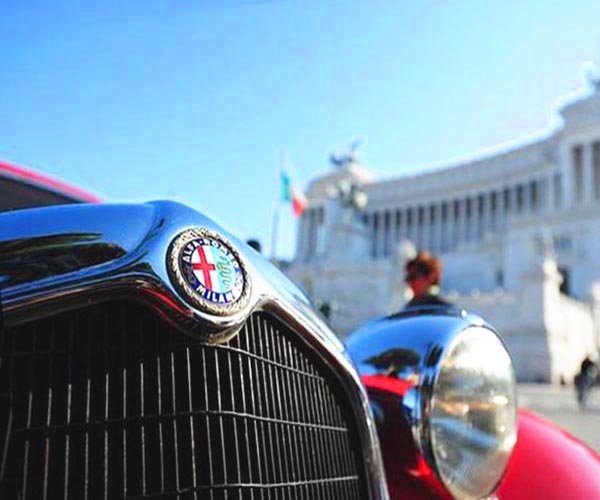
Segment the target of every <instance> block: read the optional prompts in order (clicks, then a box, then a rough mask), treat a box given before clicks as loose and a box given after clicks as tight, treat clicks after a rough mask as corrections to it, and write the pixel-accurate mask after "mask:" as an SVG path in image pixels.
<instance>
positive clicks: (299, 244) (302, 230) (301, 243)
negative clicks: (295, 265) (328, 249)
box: [295, 210, 309, 262]
mask: <svg viewBox="0 0 600 500" xmlns="http://www.w3.org/2000/svg"><path fill="white" fill-rule="evenodd" d="M308 214H309V212H308V210H306V211H305V212H304V213H303V214H302V216H301V217H300V221H299V223H298V239H297V240H296V259H295V260H297V261H299V262H302V261H304V259H305V257H306V255H305V254H306V243H307V240H308Z"/></svg>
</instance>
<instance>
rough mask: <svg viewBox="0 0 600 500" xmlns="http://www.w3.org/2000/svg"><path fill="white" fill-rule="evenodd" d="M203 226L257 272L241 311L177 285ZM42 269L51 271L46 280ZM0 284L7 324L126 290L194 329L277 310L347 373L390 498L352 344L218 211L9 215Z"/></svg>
mask: <svg viewBox="0 0 600 500" xmlns="http://www.w3.org/2000/svg"><path fill="white" fill-rule="evenodd" d="M196 227H203V228H206V229H209V230H212V231H215V232H218V233H219V234H222V235H223V236H225V237H226V238H227V239H228V240H229V241H231V242H232V243H233V244H234V245H235V246H236V248H237V250H238V251H239V252H240V254H241V255H242V257H243V258H244V261H245V263H246V265H247V270H248V273H249V274H250V275H251V278H252V290H251V295H250V300H249V303H248V305H247V306H246V307H244V309H243V310H241V311H240V312H238V313H235V314H233V315H231V316H213V315H210V314H207V313H205V312H202V311H199V310H197V309H195V308H194V307H193V306H192V305H190V304H189V303H188V302H187V301H186V300H185V298H184V297H182V296H181V295H180V294H179V293H178V291H177V289H176V288H175V287H174V286H173V285H172V283H171V280H170V278H169V274H168V269H167V267H168V266H167V252H168V249H169V246H170V243H171V241H172V240H173V239H174V238H175V237H176V236H177V235H178V234H180V233H181V232H182V231H184V230H186V229H191V228H196ZM38 276H41V277H40V278H39V279H36V278H38ZM0 289H1V290H2V300H3V307H4V313H5V324H6V325H14V324H18V323H23V322H26V321H31V320H34V319H39V318H43V317H46V316H49V315H54V314H57V313H59V312H62V311H64V310H68V309H72V308H77V307H80V306H82V305H84V304H89V303H93V302H101V301H104V300H108V299H114V298H118V297H128V298H135V299H137V300H140V301H142V302H144V303H146V304H148V305H150V306H151V307H153V308H154V309H155V310H157V311H158V313H159V314H161V315H162V316H163V317H165V318H166V319H167V320H168V321H170V322H171V323H172V324H174V325H175V326H177V327H178V328H179V329H180V330H182V331H183V332H185V333H188V334H192V335H193V334H194V332H196V331H200V330H202V331H206V330H207V329H209V330H210V332H212V333H213V334H214V335H215V338H220V337H221V336H222V335H230V334H233V333H235V332H236V331H237V330H238V329H239V328H241V326H242V325H243V324H244V322H245V321H246V318H247V317H248V316H249V315H250V314H251V313H253V312H254V311H260V310H264V311H269V312H271V313H272V314H274V315H276V316H277V317H278V318H279V319H280V320H282V321H283V322H284V323H286V324H287V325H288V326H289V327H290V328H292V329H293V330H294V331H296V332H297V333H298V334H299V335H301V336H302V338H303V339H304V340H305V342H306V343H307V344H308V345H309V346H311V347H312V348H313V349H314V350H315V351H316V352H317V353H318V354H319V355H320V356H321V357H322V358H323V359H324V361H325V362H326V363H328V364H329V366H331V367H332V368H333V370H334V372H335V373H337V374H338V376H339V377H340V380H341V382H342V385H343V387H344V389H345V390H346V392H347V394H348V396H349V400H350V402H351V404H352V407H353V409H354V411H355V412H356V414H357V415H361V416H362V417H363V418H359V419H358V421H357V422H358V425H359V426H362V428H361V429H360V431H361V433H360V434H361V435H360V441H361V445H362V449H363V452H364V460H365V467H366V471H365V472H366V477H367V480H368V483H369V484H368V486H369V489H370V496H371V498H373V499H387V498H388V493H387V487H386V483H385V476H384V472H383V465H382V462H381V453H380V449H379V441H378V438H377V432H376V428H375V425H374V421H373V418H372V414H371V410H370V406H369V404H368V400H367V395H366V392H365V390H364V388H363V386H362V384H361V383H360V379H359V377H358V374H357V373H356V370H355V368H354V367H353V365H352V362H351V361H350V358H349V357H348V356H347V354H346V352H345V350H344V347H343V345H342V344H341V342H340V341H339V340H338V339H337V337H336V336H335V335H334V334H333V333H332V332H331V330H329V328H328V327H327V326H326V325H325V324H324V323H323V322H322V321H321V320H319V318H318V317H317V316H316V315H315V314H314V312H313V310H312V308H311V306H310V304H309V301H308V299H307V298H306V296H305V295H304V294H302V292H301V291H300V290H299V289H298V288H296V287H295V286H294V285H293V284H291V282H290V281H289V280H288V279H287V278H285V277H284V276H283V274H281V273H280V272H279V271H278V270H277V269H276V268H275V267H274V266H272V265H271V264H270V263H269V262H267V261H266V260H265V259H264V258H263V257H261V256H260V255H259V254H257V253H256V252H255V251H254V250H252V249H251V248H250V247H248V246H247V245H245V244H244V243H243V242H241V241H240V240H238V239H237V238H235V237H234V236H232V235H231V234H229V233H228V232H226V231H225V230H223V229H222V228H221V227H219V226H218V225H217V224H215V223H214V222H213V221H212V220H210V219H209V218H207V217H205V216H203V215H202V214H199V213H197V212H195V211H194V210H192V209H190V208H187V207H185V206H183V205H181V204H178V203H174V202H165V201H161V202H154V203H148V204H143V205H66V206H59V207H47V208H39V209H31V210H21V211H17V212H13V213H6V214H3V215H0Z"/></svg>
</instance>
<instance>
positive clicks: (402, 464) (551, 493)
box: [361, 375, 600, 500]
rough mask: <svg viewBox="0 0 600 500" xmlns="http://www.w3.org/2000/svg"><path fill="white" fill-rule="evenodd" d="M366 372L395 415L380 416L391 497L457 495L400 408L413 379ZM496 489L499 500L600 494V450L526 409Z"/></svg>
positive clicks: (376, 396) (380, 401)
mask: <svg viewBox="0 0 600 500" xmlns="http://www.w3.org/2000/svg"><path fill="white" fill-rule="evenodd" d="M361 378H362V381H363V383H364V385H365V387H366V388H367V391H368V393H369V397H370V398H371V401H372V402H373V404H374V405H375V407H376V408H377V407H380V408H381V409H384V410H385V412H384V413H385V414H386V415H388V416H391V418H390V419H389V420H388V421H379V422H378V432H379V437H380V441H381V449H382V453H383V460H384V466H385V471H386V478H387V483H388V489H389V493H390V499H391V500H396V499H401V498H410V499H412V500H426V499H429V500H431V499H432V498H439V499H448V498H451V497H450V495H449V494H448V493H447V491H446V490H445V488H444V487H443V486H442V484H441V482H440V481H439V480H438V479H437V478H436V477H435V475H434V473H433V471H432V470H431V469H430V468H429V466H428V465H427V464H426V463H425V461H424V460H423V458H421V456H420V454H419V453H418V451H417V449H416V447H415V445H414V441H413V438H412V434H411V432H410V429H409V427H408V424H407V423H406V422H405V420H404V416H403V414H402V412H401V410H400V407H399V404H398V402H399V398H400V399H401V398H402V397H403V396H404V394H405V393H406V391H407V390H408V389H410V388H411V387H412V385H413V384H411V383H410V382H407V381H402V380H397V379H393V378H390V377H385V376H380V375H371V376H363V377H361ZM376 413H377V409H376ZM495 493H496V496H497V497H498V499H499V500H532V499H533V500H535V499H538V498H539V499H542V500H566V499H568V500H575V499H581V500H591V499H600V456H599V455H598V454H597V453H596V452H595V451H594V450H592V449H591V448H589V447H588V446H587V445H585V444H584V443H582V442H581V441H579V440H578V439H577V438H575V437H573V436H571V435H570V434H569V433H567V432H566V431H564V430H562V429H561V428H560V427H558V426H556V425H555V424H553V423H551V422H549V421H547V420H545V419H543V418H542V417H540V416H538V415H536V414H535V413H532V412H530V411H528V410H524V409H520V410H519V429H518V434H517V444H516V445H515V448H514V450H513V454H512V456H511V459H510V462H509V464H508V468H507V470H506V473H505V474H504V477H503V478H502V481H501V482H500V484H499V486H498V488H497V490H496V492H495Z"/></svg>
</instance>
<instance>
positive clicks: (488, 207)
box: [481, 191, 492, 239]
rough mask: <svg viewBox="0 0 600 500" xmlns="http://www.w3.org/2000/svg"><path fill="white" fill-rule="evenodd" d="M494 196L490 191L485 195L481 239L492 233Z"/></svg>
mask: <svg viewBox="0 0 600 500" xmlns="http://www.w3.org/2000/svg"><path fill="white" fill-rule="evenodd" d="M491 222H492V194H491V192H490V191H488V192H487V193H484V194H483V221H482V229H481V239H483V238H485V235H486V234H488V233H490V232H491V231H492V224H491Z"/></svg>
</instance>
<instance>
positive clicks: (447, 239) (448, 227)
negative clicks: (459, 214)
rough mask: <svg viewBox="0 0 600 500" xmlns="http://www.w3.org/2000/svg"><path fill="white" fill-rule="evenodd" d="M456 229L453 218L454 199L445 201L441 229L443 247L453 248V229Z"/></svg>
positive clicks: (445, 248)
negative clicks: (444, 214) (443, 219)
mask: <svg viewBox="0 0 600 500" xmlns="http://www.w3.org/2000/svg"><path fill="white" fill-rule="evenodd" d="M455 229H456V220H455V219H454V200H448V201H447V202H446V223H445V224H444V229H443V232H442V234H443V247H442V248H443V249H444V250H452V249H453V248H454V231H455Z"/></svg>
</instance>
